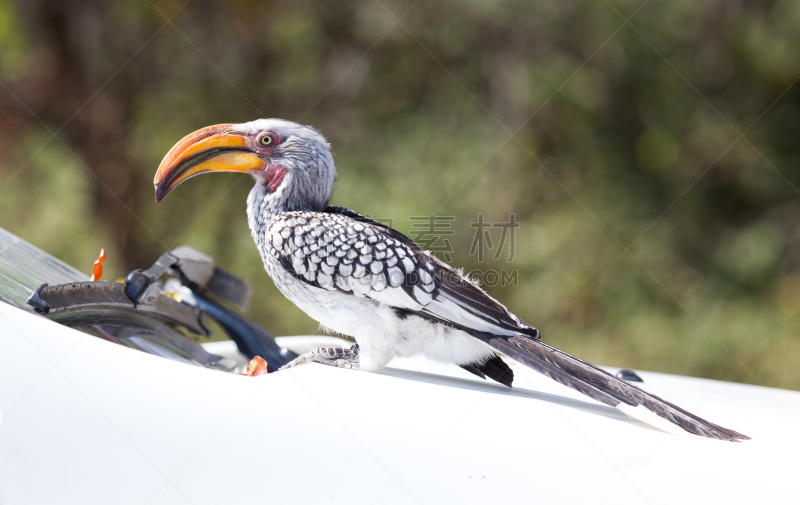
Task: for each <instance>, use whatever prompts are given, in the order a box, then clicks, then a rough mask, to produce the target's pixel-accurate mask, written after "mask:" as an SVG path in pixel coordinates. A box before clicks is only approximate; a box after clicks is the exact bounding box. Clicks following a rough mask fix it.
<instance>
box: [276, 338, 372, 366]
mask: <svg viewBox="0 0 800 505" xmlns="http://www.w3.org/2000/svg"><path fill="white" fill-rule="evenodd" d="M307 363H321V364H323V365H329V366H335V367H337V368H350V369H356V370H358V369H359V368H360V366H359V360H358V344H355V345H353V346H352V347H350V348H349V349H345V348H341V347H320V348H318V349H312V350H311V351H309V352H307V353H305V354H303V355H301V356H298V357H297V358H295V359H293V360H292V361H290V362H289V363H287V364H285V365H283V366H282V367H280V368H279V369H278V370H279V371H280V370H286V369H287V368H294V367H296V366H300V365H305V364H307Z"/></svg>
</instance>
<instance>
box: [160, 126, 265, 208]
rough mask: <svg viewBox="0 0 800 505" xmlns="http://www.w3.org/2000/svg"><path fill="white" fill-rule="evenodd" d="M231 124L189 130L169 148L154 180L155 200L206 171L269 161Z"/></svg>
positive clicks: (254, 167) (241, 168) (245, 168)
mask: <svg viewBox="0 0 800 505" xmlns="http://www.w3.org/2000/svg"><path fill="white" fill-rule="evenodd" d="M231 126H232V125H230V124H220V125H214V126H209V127H206V128H202V129H200V130H197V131H196V132H194V133H190V134H189V135H187V136H186V137H184V138H183V139H181V141H180V142H178V143H177V144H175V146H174V147H173V148H172V149H170V150H169V152H168V153H167V155H166V156H164V159H163V161H161V165H159V167H158V171H157V172H156V177H155V179H154V180H153V184H155V188H156V202H160V201H161V200H163V199H164V197H165V196H167V195H168V194H169V192H170V191H172V190H173V189H174V188H175V187H176V186H177V185H178V184H180V183H182V182H183V181H185V180H186V179H189V178H191V177H194V176H195V175H199V174H204V173H206V172H244V173H247V172H250V171H252V170H263V169H264V168H265V167H266V165H267V164H266V162H265V161H264V160H262V159H261V158H260V157H258V156H257V155H256V154H255V152H254V151H253V141H252V140H251V139H250V138H248V137H245V136H243V135H240V134H238V133H234V132H233V131H232V130H231Z"/></svg>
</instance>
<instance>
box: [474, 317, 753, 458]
mask: <svg viewBox="0 0 800 505" xmlns="http://www.w3.org/2000/svg"><path fill="white" fill-rule="evenodd" d="M474 335H475V336H476V337H478V338H480V339H481V340H483V341H484V342H486V343H488V344H489V345H490V346H492V347H493V348H494V349H496V350H498V351H500V352H502V353H504V354H506V355H508V356H509V357H511V358H513V359H514V360H516V361H519V362H520V363H523V364H525V365H527V366H529V367H531V368H533V369H534V370H536V371H537V372H540V373H542V374H544V375H546V376H547V377H550V378H551V379H553V380H555V381H556V382H559V383H561V384H563V385H565V386H569V387H571V388H573V389H575V390H576V391H579V392H581V393H583V394H585V395H587V396H589V397H590V398H593V399H595V400H597V401H599V402H601V403H604V404H606V405H609V406H611V407H615V408H617V409H619V410H620V411H622V412H624V413H625V414H627V415H628V416H630V417H634V418H637V419H639V420H641V421H644V422H646V423H648V424H651V425H654V426H656V427H658V428H662V429H664V426H663V425H661V423H663V421H658V419H657V418H654V417H652V416H650V415H649V413H647V412H642V411H641V407H644V408H645V409H647V410H648V411H649V412H652V413H653V414H655V415H657V416H659V417H660V418H663V419H666V420H667V421H669V422H670V423H672V424H674V425H676V426H679V427H680V428H682V429H683V430H685V431H687V432H689V433H692V434H695V435H699V436H701V437H708V438H716V439H719V440H728V441H731V442H738V441H739V440H749V439H750V437H748V436H746V435H742V434H741V433H737V432H735V431H733V430H729V429H727V428H723V427H721V426H717V425H716V424H714V423H710V422H708V421H706V420H705V419H702V418H700V417H697V416H696V415H694V414H692V413H690V412H687V411H685V410H683V409H682V408H680V407H678V406H676V405H673V404H671V403H669V402H668V401H665V400H662V399H661V398H659V397H657V396H655V395H652V394H650V393H648V392H646V391H644V390H642V389H639V388H638V387H636V386H634V385H632V384H630V383H628V382H625V381H624V380H621V379H618V378H617V377H614V376H613V375H611V374H610V373H608V372H606V371H605V370H602V369H600V368H598V367H596V366H594V365H592V364H591V363H587V362H585V361H583V360H581V359H579V358H576V357H575V356H572V355H570V354H567V353H565V352H563V351H561V350H559V349H556V348H555V347H553V346H551V345H548V344H545V343H544V342H542V341H541V340H537V339H532V338H530V337H527V336H524V335H518V336H514V337H499V336H497V335H491V334H487V333H479V332H476V333H474ZM487 375H488V374H487ZM642 414H648V415H642ZM654 420H655V421H657V422H655V423H654V422H653V421H654ZM666 426H667V427H668V426H669V425H666Z"/></svg>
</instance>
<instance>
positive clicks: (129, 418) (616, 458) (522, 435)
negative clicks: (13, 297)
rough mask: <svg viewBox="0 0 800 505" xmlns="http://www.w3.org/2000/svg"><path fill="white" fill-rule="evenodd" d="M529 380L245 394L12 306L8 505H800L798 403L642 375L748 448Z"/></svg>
mask: <svg viewBox="0 0 800 505" xmlns="http://www.w3.org/2000/svg"><path fill="white" fill-rule="evenodd" d="M318 339H321V340H318ZM325 339H326V337H292V338H284V339H282V340H281V345H284V346H289V347H292V348H294V349H295V350H299V349H302V348H308V347H310V346H313V345H318V344H319V343H320V342H325ZM211 347H212V348H214V349H215V351H214V352H219V353H221V354H225V353H228V354H229V355H230V356H231V357H236V353H235V352H234V351H233V350H232V348H231V347H230V346H229V345H228V344H226V343H222V344H211ZM610 370H611V371H616V370H617V369H610ZM514 371H515V373H516V376H517V379H516V381H515V388H514V389H508V388H505V387H504V386H501V385H499V384H494V383H491V382H484V381H481V380H480V379H477V378H475V377H474V376H471V375H470V374H468V373H467V372H465V371H463V370H460V369H459V368H457V367H454V366H439V365H435V364H431V363H427V362H421V361H399V360H398V361H395V362H393V363H392V365H391V368H390V369H388V370H386V371H385V372H383V373H379V374H368V373H363V372H358V371H352V370H343V369H336V368H331V367H326V366H322V365H316V364H314V365H308V366H302V367H299V368H294V369H291V370H288V371H283V372H278V373H273V374H269V375H264V376H259V377H244V376H239V375H235V374H231V373H225V372H220V371H215V370H210V369H206V368H202V367H199V366H193V365H190V364H185V363H179V362H175V361H171V360H168V359H164V358H161V357H157V356H153V355H149V354H146V353H144V352H140V351H136V350H133V349H130V348H127V347H123V346H121V345H117V344H114V343H110V342H106V341H103V340H101V339H99V338H96V337H93V336H90V335H87V334H84V333H80V332H78V331H76V330H73V329H70V328H67V327H64V326H61V325H59V324H56V323H54V322H52V321H49V320H47V319H45V318H43V317H40V316H38V315H36V314H34V313H31V312H28V311H24V310H20V309H18V308H15V307H12V306H10V305H8V304H5V303H0V504H2V505H16V504H25V505H28V504H64V505H65V504H73V503H74V504H81V505H87V504H103V505H108V504H135V505H144V504H151V505H156V504H193V505H201V504H215V505H217V504H240V505H243V504H262V503H269V504H284V503H286V504H294V503H298V504H321V503H346V504H406V503H409V504H446V503H465V504H468V503H475V504H484V505H485V504H490V503H508V504H516V503H545V504H563V503H576V504H577V503H579V504H593V503H598V504H602V503H608V504H620V503H623V504H650V505H656V504H678V503H680V504H687V503H690V504H691V503H698V504H700V503H703V504H708V503H724V504H739V503H741V504H745V503H747V504H751V503H800V490H799V489H798V484H797V482H798V480H797V479H798V470H800V465H799V464H798V463H797V457H798V456H797V455H798V454H800V436H798V429H800V424H799V423H800V393H796V392H791V391H783V390H778V389H770V388H764V387H755V386H748V385H742V384H733V383H726V382H719V381H713V380H704V379H695V378H687V377H678V376H671V375H665V374H659V373H648V372H641V373H640V375H641V377H642V378H643V379H644V386H643V387H645V388H646V389H648V390H649V391H652V392H654V393H656V394H658V395H661V396H663V397H664V398H667V399H669V400H670V401H672V402H674V403H676V404H678V405H680V406H682V407H683V408H686V409H688V410H690V411H691V412H694V413H696V414H698V415H700V416H702V417H704V418H707V419H709V420H711V421H713V422H715V423H718V424H721V425H723V426H726V427H730V428H732V429H735V430H737V431H740V432H741V433H744V434H746V435H748V436H750V437H752V438H753V440H750V441H745V442H743V443H730V442H721V441H715V440H707V439H700V438H697V437H691V436H685V437H682V436H675V435H669V434H666V433H662V432H660V431H657V430H655V429H652V428H649V427H648V426H646V425H644V424H642V423H640V422H637V421H633V420H630V419H628V418H626V417H624V416H623V415H622V414H621V413H619V412H618V411H617V410H616V409H612V408H609V407H606V406H604V405H601V404H597V403H594V402H592V401H591V400H589V399H587V398H585V397H583V396H581V395H580V394H578V393H576V392H574V391H572V390H570V389H568V388H566V387H563V386H560V385H558V384H556V383H555V382H553V381H550V380H549V379H547V378H545V377H543V376H541V375H539V374H536V373H535V372H532V371H529V370H527V369H525V368H523V367H518V366H515V367H514Z"/></svg>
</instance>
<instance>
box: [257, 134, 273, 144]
mask: <svg viewBox="0 0 800 505" xmlns="http://www.w3.org/2000/svg"><path fill="white" fill-rule="evenodd" d="M258 143H259V144H261V146H262V147H272V146H273V145H275V135H273V134H271V133H267V134H266V135H262V136H261V138H259V139H258Z"/></svg>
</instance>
